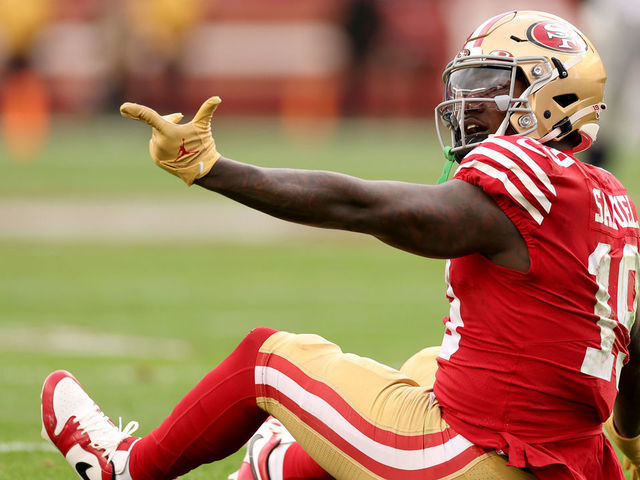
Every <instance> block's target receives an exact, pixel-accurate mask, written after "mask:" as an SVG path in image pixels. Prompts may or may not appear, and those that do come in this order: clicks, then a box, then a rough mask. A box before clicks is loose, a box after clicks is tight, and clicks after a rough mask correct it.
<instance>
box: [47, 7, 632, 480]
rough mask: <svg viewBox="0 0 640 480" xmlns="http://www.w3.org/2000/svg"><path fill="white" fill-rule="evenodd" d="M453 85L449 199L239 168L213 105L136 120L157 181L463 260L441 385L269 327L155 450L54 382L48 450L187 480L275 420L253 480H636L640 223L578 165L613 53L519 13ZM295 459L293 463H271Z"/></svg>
mask: <svg viewBox="0 0 640 480" xmlns="http://www.w3.org/2000/svg"><path fill="white" fill-rule="evenodd" d="M443 78H444V81H445V101H444V102H443V103H442V104H440V105H439V106H438V107H437V115H438V118H439V122H441V123H442V125H444V126H446V127H447V128H448V130H449V131H450V133H451V144H450V145H448V148H447V149H446V150H447V155H448V158H449V160H448V161H449V162H451V163H452V162H455V161H458V162H460V164H459V166H458V168H457V170H456V172H455V174H454V176H453V179H452V180H450V181H445V182H444V183H442V184H440V185H435V186H433V185H418V184H411V183H403V182H384V181H365V180H361V179H357V178H353V177H349V176H346V175H341V174H338V173H332V172H322V171H302V170H291V169H272V168H261V167H256V166H252V165H248V164H244V163H239V162H236V161H233V160H230V159H228V158H225V157H222V156H221V155H220V154H219V153H218V152H217V150H216V147H215V143H214V141H213V138H212V136H211V129H210V121H211V117H212V115H213V112H214V110H215V109H216V107H217V106H218V104H219V103H220V99H219V98H217V97H213V98H211V99H209V100H207V101H206V102H205V103H204V105H203V106H202V107H201V109H200V110H199V111H198V113H197V114H196V116H195V118H194V119H193V120H192V121H191V122H189V123H186V124H180V123H179V122H180V120H181V115H180V114H172V115H168V116H165V117H162V116H160V115H159V114H158V113H156V112H155V111H153V110H152V109H150V108H148V107H144V106H141V105H136V104H131V103H127V104H124V105H123V106H122V108H121V112H122V114H123V115H125V116H126V117H130V118H133V119H136V120H140V121H143V122H145V123H147V124H149V125H150V126H152V127H153V134H152V138H151V143H150V152H151V157H152V158H153V160H154V162H155V163H157V164H158V165H159V166H160V167H162V168H164V169H165V170H167V171H169V172H170V173H172V174H174V175H176V176H178V177H180V178H181V179H182V180H184V181H185V182H186V183H187V184H189V185H191V184H192V183H197V184H198V185H200V186H201V187H204V188H206V189H209V190H212V191H214V192H218V193H220V194H222V195H225V196H227V197H229V198H232V199H234V200H236V201H238V202H241V203H243V204H246V205H248V206H249V207H252V208H255V209H258V210H261V211H263V212H266V213H268V214H270V215H273V216H276V217H279V218H283V219H286V220H289V221H293V222H298V223H303V224H307V225H313V226H316V227H324V228H337V229H344V230H351V231H356V232H362V233H366V234H369V235H373V236H375V237H377V238H378V239H380V240H382V241H383V242H386V243H388V244H390V245H392V246H394V247H397V248H400V249H403V250H407V251H409V252H413V253H415V254H417V255H423V256H427V257H435V258H447V259H450V260H448V261H447V263H446V281H447V290H446V295H447V297H448V299H449V302H450V314H449V316H448V317H447V318H445V321H444V338H443V341H442V345H441V348H440V350H439V351H438V354H437V367H438V368H437V373H436V374H435V381H433V380H425V379H424V377H423V376H422V375H421V372H423V371H425V372H426V371H430V372H433V371H434V370H435V368H434V359H433V355H422V356H418V357H416V358H413V359H412V360H411V361H410V365H409V366H408V367H407V368H405V369H403V370H402V371H398V370H395V369H392V368H389V367H387V366H384V365H381V364H379V363H377V362H374V361H372V360H370V359H366V358H361V357H358V356H355V355H351V354H345V353H343V352H342V351H341V350H340V348H339V347H338V346H336V345H335V344H333V343H330V342H328V341H327V340H325V339H323V338H321V337H318V336H315V335H295V334H291V333H287V332H281V331H274V330H271V329H268V328H258V329H256V330H254V331H252V332H251V333H249V335H247V337H246V338H245V339H244V340H243V341H242V342H241V343H240V345H239V346H238V347H237V349H236V350H234V352H233V353H232V354H231V355H230V356H229V357H227V358H226V359H225V360H224V361H223V362H222V363H221V364H220V365H219V366H218V367H216V368H215V369H213V370H212V371H211V372H210V373H209V374H208V375H207V376H206V377H204V379H203V380H202V381H201V382H200V383H198V385H196V386H195V388H194V389H193V390H192V391H191V392H189V393H188V394H187V395H186V396H185V397H184V399H183V400H182V401H181V402H180V403H179V404H178V405H177V406H176V408H175V409H174V411H173V413H172V414H171V415H169V417H167V419H166V420H165V421H164V422H163V423H162V424H161V425H160V426H159V427H157V428H156V429H154V430H153V431H152V432H151V433H150V434H149V435H147V436H144V437H142V438H137V437H134V436H132V434H133V432H134V430H135V428H136V427H137V424H135V422H133V423H130V424H129V425H127V426H126V427H125V428H121V426H120V428H116V427H115V426H114V425H113V424H112V423H111V422H110V421H109V419H108V418H107V417H106V416H104V414H103V413H102V412H101V411H100V409H99V408H98V407H97V406H96V405H95V404H94V403H93V401H92V400H91V399H90V397H89V396H88V395H87V394H86V393H85V392H84V390H82V388H81V387H80V385H79V383H78V382H77V381H76V379H75V378H74V377H73V376H72V375H71V374H70V373H68V372H65V371H57V372H54V373H53V374H51V375H50V376H49V377H48V378H47V380H46V381H45V384H44V387H43V394H42V419H43V425H44V434H45V437H46V438H49V439H50V440H51V441H52V442H53V443H54V444H55V445H56V446H57V447H58V448H59V449H60V451H61V452H62V453H63V455H64V456H65V457H66V459H67V460H68V461H69V462H70V463H71V465H72V466H73V467H74V468H75V469H76V471H77V472H78V474H79V475H80V476H81V477H82V478H84V479H87V478H92V479H93V478H102V479H105V480H106V479H107V478H109V479H111V478H115V479H116V480H123V479H133V480H151V479H156V480H157V479H168V478H174V477H176V476H179V475H182V474H184V473H186V472H188V471H189V470H191V469H193V468H195V467H197V466H198V465H200V464H202V463H205V462H211V461H214V460H217V459H220V458H223V457H225V456H227V455H229V454H230V453H232V452H234V451H236V450H237V449H239V448H240V447H241V446H242V445H243V444H245V442H247V440H249V439H250V438H251V437H252V435H253V434H254V432H255V431H256V429H258V427H260V425H262V424H263V423H264V422H265V420H267V418H268V417H269V416H271V417H273V418H274V419H277V421H276V420H273V419H270V420H268V421H267V422H266V424H265V425H263V426H262V427H260V431H259V432H258V434H257V435H256V436H254V437H253V439H252V440H251V445H250V449H249V458H248V461H247V463H246V467H245V468H243V469H241V471H240V473H239V476H240V474H241V475H242V476H243V478H254V479H261V480H265V479H268V478H270V479H273V480H275V479H276V478H292V476H294V475H295V473H294V472H293V470H291V469H290V468H289V466H288V465H287V462H288V460H287V459H288V458H289V460H291V461H293V462H294V463H295V460H296V458H302V457H303V455H302V454H305V452H306V453H308V454H309V455H310V458H312V459H313V461H314V462H317V464H316V467H317V468H316V471H315V473H309V474H305V475H306V477H307V478H314V477H313V476H312V475H317V476H316V477H315V478H323V477H324V478H326V477H328V476H331V477H334V478H338V479H348V480H363V479H381V478H384V479H398V480H401V479H412V480H415V479H440V478H447V479H453V478H457V479H480V478H483V479H495V478H499V479H530V478H539V479H553V480H559V479H582V480H587V479H589V480H591V479H596V478H597V479H620V480H622V479H623V478H624V475H623V472H622V468H621V467H620V464H619V462H618V459H617V457H616V454H615V453H614V450H613V448H612V446H611V444H610V443H609V441H608V440H607V438H606V437H605V435H604V433H603V430H602V424H603V423H604V422H605V421H607V429H608V431H609V433H610V434H611V435H612V437H613V438H614V440H615V441H616V442H617V443H618V444H619V445H620V447H621V448H622V450H623V452H624V453H625V454H626V455H627V457H628V460H629V463H630V466H631V468H633V469H636V468H637V466H638V465H640V443H639V442H640V440H639V438H640V437H639V436H638V435H640V418H638V417H639V416H640V410H639V409H637V408H636V407H635V406H636V405H637V402H638V399H640V394H639V393H637V392H636V389H637V388H638V387H636V385H639V383H638V382H637V381H636V379H637V378H638V376H637V370H638V365H640V343H639V342H640V337H639V336H638V333H637V330H638V327H637V325H636V324H635V317H636V312H637V307H638V290H639V282H640V276H639V275H638V270H639V269H640V255H639V253H638V248H639V235H640V229H639V225H638V217H637V213H636V209H635V206H634V204H633V202H632V201H631V199H630V198H629V196H628V194H627V192H626V190H625V189H624V187H623V186H622V184H621V183H620V182H619V181H618V180H617V179H616V178H615V177H614V176H613V175H611V174H610V173H608V172H606V171H604V170H602V169H599V168H597V167H593V166H590V165H586V164H583V163H582V162H580V161H579V160H578V159H576V158H575V157H574V156H573V154H574V153H575V152H577V151H580V150H582V149H585V148H587V147H588V146H589V145H591V143H592V142H593V141H594V139H595V137H596V132H597V130H598V120H599V117H600V113H601V112H602V110H604V109H605V105H604V104H603V103H602V99H603V89H604V82H605V72H604V69H603V67H602V63H601V61H600V58H599V56H598V54H597V52H596V50H595V49H594V47H593V45H592V44H591V43H590V42H589V40H588V39H587V38H586V37H585V36H584V35H583V34H582V33H581V32H580V31H579V30H577V29H576V28H575V27H574V26H572V25H571V24H569V23H567V22H566V21H564V20H562V19H560V18H558V17H555V16H553V15H549V14H545V13H541V12H532V11H516V12H507V13H504V14H501V15H497V16H495V17H493V18H491V19H489V20H487V21H486V22H484V23H483V24H482V25H480V26H479V27H478V28H477V29H476V30H475V31H474V32H473V33H472V34H471V35H470V36H469V38H468V39H467V41H466V43H465V44H464V46H463V48H462V49H461V50H460V53H459V54H458V55H457V56H456V57H455V58H454V60H453V61H452V62H451V63H450V64H449V65H448V66H447V68H446V70H445V72H444V77H443ZM439 130H441V128H439ZM443 143H444V142H443ZM447 143H449V142H447ZM612 412H613V414H612ZM607 419H609V420H607ZM283 426H284V427H286V431H288V432H290V434H291V435H292V436H293V438H295V440H296V442H297V443H292V442H291V439H287V438H285V430H284V429H283V428H282V427H283ZM278 443H286V444H289V445H290V446H292V448H289V449H288V450H287V451H285V452H284V453H283V454H282V455H281V457H282V458H281V459H280V460H279V459H278V458H277V457H278V455H276V456H275V457H274V458H275V461H274V462H270V461H269V457H270V454H274V455H275V453H274V451H275V450H276V449H275V448H274V447H273V445H274V444H278ZM294 445H295V446H294ZM289 453H291V455H289ZM302 463H304V460H303V461H302ZM634 474H635V473H634ZM318 476H319V477H318ZM298 478H300V476H298Z"/></svg>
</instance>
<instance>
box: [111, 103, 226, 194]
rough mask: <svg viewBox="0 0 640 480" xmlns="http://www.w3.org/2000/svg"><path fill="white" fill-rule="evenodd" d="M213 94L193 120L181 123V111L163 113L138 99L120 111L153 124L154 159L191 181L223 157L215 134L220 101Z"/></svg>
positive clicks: (150, 143)
mask: <svg viewBox="0 0 640 480" xmlns="http://www.w3.org/2000/svg"><path fill="white" fill-rule="evenodd" d="M220 102H221V100H220V97H211V98H210V99H208V100H207V101H206V102H204V103H203V104H202V106H201V107H200V109H199V110H198V113H196V116H195V117H193V120H191V121H190V122H189V123H185V124H184V125H180V123H179V122H180V120H182V114H181V113H172V114H171V115H165V116H164V117H163V116H160V115H159V114H158V113H157V112H156V111H155V110H153V109H151V108H149V107H145V106H144V105H138V104H136V103H123V104H122V106H121V107H120V113H121V114H122V116H123V117H128V118H133V119H134V120H138V121H140V122H144V123H146V124H147V125H150V126H151V127H153V129H152V134H151V140H150V141H149V153H150V154H151V159H152V160H153V161H154V162H155V164H156V165H158V166H159V167H160V168H163V169H164V170H166V171H167V172H169V173H171V174H172V175H175V176H176V177H180V178H181V179H182V180H183V181H184V182H185V183H186V184H187V185H191V184H193V182H194V181H196V180H197V179H198V178H202V177H204V176H205V175H206V174H207V173H209V171H210V170H211V168H212V167H213V164H214V163H216V161H217V160H218V159H219V158H220V157H221V155H220V154H219V153H218V151H217V150H216V143H215V141H214V140H213V137H212V136H211V117H212V116H213V112H215V110H216V108H217V107H218V105H219V104H220Z"/></svg>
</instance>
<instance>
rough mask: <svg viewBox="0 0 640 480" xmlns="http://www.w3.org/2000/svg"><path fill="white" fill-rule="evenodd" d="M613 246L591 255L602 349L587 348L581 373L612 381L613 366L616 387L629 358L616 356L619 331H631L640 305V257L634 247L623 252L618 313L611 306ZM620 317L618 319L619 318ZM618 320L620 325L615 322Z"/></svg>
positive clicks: (591, 271)
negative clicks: (630, 288) (617, 327)
mask: <svg viewBox="0 0 640 480" xmlns="http://www.w3.org/2000/svg"><path fill="white" fill-rule="evenodd" d="M610 251H611V245H609V244H607V243H599V244H598V246H597V247H596V249H595V250H594V251H593V253H592V254H591V255H589V273H590V274H591V275H594V276H595V277H596V283H597V284H598V291H597V293H596V303H595V306H594V307H593V313H595V314H596V315H597V316H598V317H599V320H598V326H599V327H600V348H599V349H597V348H592V347H587V352H586V353H585V355H584V360H583V362H582V367H581V368H580V371H581V372H582V373H586V374H587V375H591V376H593V377H598V378H602V379H603V380H607V381H610V380H611V374H612V372H613V366H614V363H615V367H616V387H617V383H618V381H619V379H620V370H621V369H622V365H623V363H624V359H625V354H624V353H620V354H618V355H617V358H616V355H614V354H613V344H614V342H615V339H616V335H615V328H616V326H617V324H618V322H619V323H620V324H622V325H623V326H624V327H625V328H626V329H627V331H631V327H632V326H633V322H635V320H636V303H637V301H638V288H639V283H640V277H638V275H637V272H638V270H639V269H640V255H639V254H638V249H637V248H636V247H635V246H633V245H625V246H624V249H623V250H622V258H621V259H620V265H619V267H618V279H617V285H618V294H617V298H616V302H615V307H616V309H615V313H614V311H613V309H612V307H611V306H610V305H609V299H610V298H611V295H610V293H609V273H610V269H611V255H610V254H609V252H610ZM630 279H632V280H633V287H632V288H633V291H632V294H633V296H632V297H631V298H632V301H631V302H629V283H631V282H630ZM616 313H617V315H616ZM616 316H617V317H618V320H617V321H616V320H615V318H616Z"/></svg>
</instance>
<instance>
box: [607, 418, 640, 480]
mask: <svg viewBox="0 0 640 480" xmlns="http://www.w3.org/2000/svg"><path fill="white" fill-rule="evenodd" d="M604 429H605V431H606V432H607V434H608V435H609V438H610V439H611V440H612V441H613V442H614V443H615V444H616V445H617V446H618V447H619V448H620V450H621V451H622V453H624V460H623V462H622V465H623V467H624V469H625V470H629V471H630V473H631V480H640V472H639V471H638V467H639V466H640V435H639V436H637V437H634V438H625V437H623V436H621V435H620V434H619V433H618V431H617V430H616V427H615V425H614V424H613V415H611V416H610V417H609V419H608V420H607V421H606V422H605V423H604Z"/></svg>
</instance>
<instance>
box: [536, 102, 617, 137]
mask: <svg viewBox="0 0 640 480" xmlns="http://www.w3.org/2000/svg"><path fill="white" fill-rule="evenodd" d="M606 109H607V105H606V104H604V103H603V102H599V103H594V104H593V105H589V106H588V107H584V108H581V109H580V110H578V111H577V112H576V113H574V114H573V115H571V116H570V117H569V119H568V123H569V125H573V124H575V123H576V122H577V121H578V120H580V119H582V118H584V117H586V116H587V115H591V114H593V113H595V114H596V116H599V115H600V112H601V111H602V110H606ZM562 130H563V129H562V128H560V127H556V128H554V129H553V130H551V131H550V132H549V133H547V134H546V135H545V136H544V137H542V138H541V139H540V140H539V142H540V143H547V142H549V141H551V140H555V139H556V138H558V137H559V136H561V135H562ZM585 133H586V134H587V135H589V136H590V137H591V136H592V137H593V140H595V134H596V133H597V130H596V131H595V132H593V135H592V134H591V133H592V132H585Z"/></svg>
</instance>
